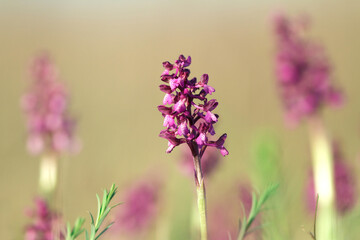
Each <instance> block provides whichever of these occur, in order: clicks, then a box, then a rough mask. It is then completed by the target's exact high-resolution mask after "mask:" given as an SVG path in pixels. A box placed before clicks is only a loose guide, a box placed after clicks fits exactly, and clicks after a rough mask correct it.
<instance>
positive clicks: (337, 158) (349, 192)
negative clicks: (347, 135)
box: [306, 144, 357, 214]
mask: <svg viewBox="0 0 360 240" xmlns="http://www.w3.org/2000/svg"><path fill="white" fill-rule="evenodd" d="M333 157H334V183H335V201H336V209H337V211H338V213H340V214H345V213H346V212H348V211H349V210H350V209H352V208H353V207H354V205H355V203H356V200H357V199H356V184H355V179H354V176H353V175H352V173H351V171H350V168H349V166H347V164H346V163H345V160H344V157H343V155H342V153H341V151H340V148H339V145H338V144H334V145H333ZM306 197H307V203H308V208H309V209H310V210H313V211H314V210H315V205H316V194H315V186H314V176H313V175H312V174H310V177H309V180H308V184H307V196H306Z"/></svg>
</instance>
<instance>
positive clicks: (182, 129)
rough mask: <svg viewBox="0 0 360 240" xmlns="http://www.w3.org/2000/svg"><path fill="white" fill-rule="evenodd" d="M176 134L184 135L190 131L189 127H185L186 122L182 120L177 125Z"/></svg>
mask: <svg viewBox="0 0 360 240" xmlns="http://www.w3.org/2000/svg"><path fill="white" fill-rule="evenodd" d="M177 133H178V135H181V136H186V135H188V134H189V133H190V131H189V129H188V128H187V122H186V121H184V122H182V123H181V124H180V125H179V128H178V131H177Z"/></svg>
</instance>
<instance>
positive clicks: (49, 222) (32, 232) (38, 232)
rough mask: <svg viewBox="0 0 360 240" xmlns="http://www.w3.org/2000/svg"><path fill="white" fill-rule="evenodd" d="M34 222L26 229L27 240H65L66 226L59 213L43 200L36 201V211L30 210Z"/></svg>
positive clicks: (29, 213)
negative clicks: (64, 229)
mask: <svg viewBox="0 0 360 240" xmlns="http://www.w3.org/2000/svg"><path fill="white" fill-rule="evenodd" d="M27 215H28V216H29V217H30V218H31V219H32V222H31V223H30V224H29V225H27V226H26V228H25V240H64V239H65V237H64V235H63V233H62V230H63V228H64V227H65V225H64V224H63V223H62V220H61V217H60V215H59V214H58V213H55V212H53V211H52V210H51V209H50V207H49V206H48V204H47V202H46V201H45V200H44V199H42V198H37V199H36V200H35V209H34V210H28V211H27Z"/></svg>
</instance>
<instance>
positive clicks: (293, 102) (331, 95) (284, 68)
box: [274, 14, 342, 125]
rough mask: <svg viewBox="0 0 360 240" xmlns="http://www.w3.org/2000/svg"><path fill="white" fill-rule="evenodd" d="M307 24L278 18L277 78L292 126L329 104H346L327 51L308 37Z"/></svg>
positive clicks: (276, 30) (276, 31)
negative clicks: (333, 80)
mask: <svg viewBox="0 0 360 240" xmlns="http://www.w3.org/2000/svg"><path fill="white" fill-rule="evenodd" d="M307 22H308V21H304V19H300V20H299V21H291V20H290V19H289V18H287V17H286V16H284V15H281V14H279V15H277V16H276V18H275V19H274V25H275V29H274V31H275V34H276V40H277V55H276V63H275V64H276V76H277V78H278V85H279V88H280V95H281V98H282V101H283V105H284V107H285V111H286V120H287V121H288V123H290V124H291V125H294V124H296V123H298V122H299V121H300V120H302V119H303V118H305V117H308V116H311V115H314V114H315V113H317V112H318V111H319V110H320V109H321V108H322V107H323V106H325V105H327V104H330V105H335V106H337V105H340V104H341V103H342V94H341V92H340V91H339V90H338V89H337V88H335V87H334V86H333V84H332V81H331V72H332V68H331V66H330V64H329V61H328V59H327V57H326V55H325V52H324V49H323V48H322V47H321V46H318V45H316V44H314V43H313V42H311V41H309V40H307V39H305V37H304V34H303V32H304V30H305V29H306V27H307V25H308V24H306V23H307Z"/></svg>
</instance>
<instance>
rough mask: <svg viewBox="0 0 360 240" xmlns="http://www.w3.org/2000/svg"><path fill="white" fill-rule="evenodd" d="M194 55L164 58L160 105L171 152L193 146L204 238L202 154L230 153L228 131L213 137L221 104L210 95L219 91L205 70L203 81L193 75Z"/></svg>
mask: <svg viewBox="0 0 360 240" xmlns="http://www.w3.org/2000/svg"><path fill="white" fill-rule="evenodd" d="M190 64H191V57H190V56H189V57H188V58H185V56H183V55H180V56H179V58H178V60H176V61H175V63H174V64H172V63H170V62H163V67H164V68H165V70H164V71H163V73H162V74H161V80H162V81H163V82H164V83H167V84H162V85H160V90H161V91H163V92H164V93H165V96H164V99H163V105H160V106H158V109H159V111H160V112H161V113H162V115H163V117H164V123H163V125H164V127H166V129H164V130H162V131H161V132H160V135H159V136H160V137H163V138H165V139H167V140H168V149H167V150H166V152H167V153H170V152H171V151H172V150H173V149H174V148H175V147H176V146H179V145H181V144H183V143H186V144H187V145H188V146H189V149H190V151H191V154H192V156H193V162H194V172H195V183H196V188H197V197H198V209H199V216H200V232H201V239H203V240H204V239H207V223H206V197H205V183H204V179H203V172H202V169H201V157H202V156H203V154H204V152H205V150H206V148H207V147H216V148H217V149H219V150H220V152H221V154H222V155H223V156H226V155H228V154H229V152H228V151H227V149H226V148H225V147H224V144H225V140H226V137H227V135H226V134H223V135H221V136H220V137H219V138H218V140H216V141H212V140H209V138H208V137H209V135H210V136H213V135H215V130H214V127H213V124H215V123H216V122H217V121H218V118H219V116H218V115H217V114H214V113H213V112H212V111H213V110H214V109H215V108H216V107H217V106H218V102H217V101H216V100H215V99H211V100H208V99H207V96H208V95H211V94H212V93H213V92H215V89H214V88H213V87H211V86H209V85H208V82H209V76H208V75H207V74H203V75H202V76H201V79H200V81H197V79H196V78H192V79H189V77H190V70H189V69H188V68H187V67H188V66H190Z"/></svg>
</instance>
